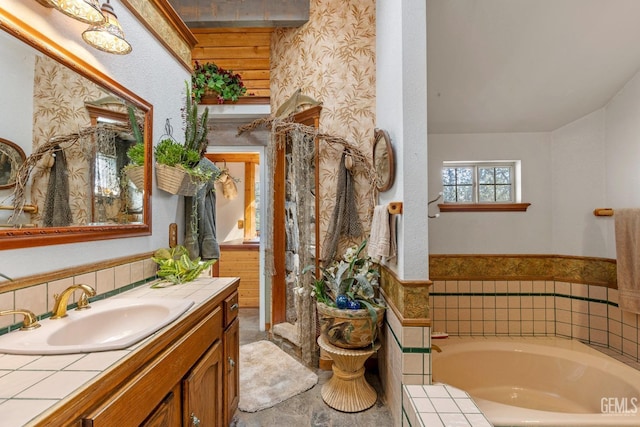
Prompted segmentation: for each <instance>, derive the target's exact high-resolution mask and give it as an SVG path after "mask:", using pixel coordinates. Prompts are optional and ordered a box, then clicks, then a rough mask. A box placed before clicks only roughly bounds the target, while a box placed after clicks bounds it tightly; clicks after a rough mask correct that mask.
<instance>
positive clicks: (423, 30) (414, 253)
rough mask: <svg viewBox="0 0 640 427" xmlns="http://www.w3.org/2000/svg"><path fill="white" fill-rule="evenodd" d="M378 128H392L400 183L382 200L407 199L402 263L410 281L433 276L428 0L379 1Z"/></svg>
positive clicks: (400, 246)
mask: <svg viewBox="0 0 640 427" xmlns="http://www.w3.org/2000/svg"><path fill="white" fill-rule="evenodd" d="M376 64H377V68H376V99H377V102H376V126H377V127H378V128H381V129H385V130H387V131H388V132H389V136H390V137H391V142H392V145H393V149H394V152H395V158H396V159H395V164H396V173H395V183H394V185H393V187H392V188H391V189H390V190H389V191H387V192H384V193H380V195H379V197H378V203H379V204H386V203H389V202H393V201H401V202H403V203H404V212H403V214H402V215H401V216H400V218H399V221H398V257H397V265H396V264H391V265H389V268H391V269H393V270H395V271H396V272H397V273H398V277H399V278H400V279H404V280H424V279H427V278H428V276H429V265H428V263H426V262H425V257H426V256H428V254H429V247H428V241H429V233H428V228H427V225H426V223H425V221H424V218H425V215H424V214H425V206H426V204H427V192H426V186H425V182H426V180H427V12H426V2H424V1H423V0H401V1H398V0H384V1H378V2H377V3H376Z"/></svg>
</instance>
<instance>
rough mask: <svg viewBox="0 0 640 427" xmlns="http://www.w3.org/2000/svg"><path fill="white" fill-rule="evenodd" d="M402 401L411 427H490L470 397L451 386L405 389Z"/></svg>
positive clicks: (409, 387) (438, 385) (406, 386)
mask: <svg viewBox="0 0 640 427" xmlns="http://www.w3.org/2000/svg"><path fill="white" fill-rule="evenodd" d="M402 400H403V402H406V403H403V405H402V406H403V410H404V412H405V415H406V418H404V416H403V419H405V420H406V419H408V421H409V425H410V426H411V427H419V426H427V427H449V426H455V427H465V426H467V427H492V424H491V423H490V422H489V420H487V418H486V417H485V416H484V414H483V413H482V412H481V411H480V409H479V408H478V406H477V405H476V404H475V402H474V401H473V399H471V397H470V396H469V394H467V393H466V392H465V391H462V390H460V389H458V388H455V387H452V386H450V385H446V384H433V385H404V386H402ZM403 425H406V424H403Z"/></svg>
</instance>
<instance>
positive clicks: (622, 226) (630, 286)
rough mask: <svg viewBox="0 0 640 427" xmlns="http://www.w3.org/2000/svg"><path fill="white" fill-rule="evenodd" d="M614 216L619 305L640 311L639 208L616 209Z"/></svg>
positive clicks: (625, 308)
mask: <svg viewBox="0 0 640 427" xmlns="http://www.w3.org/2000/svg"><path fill="white" fill-rule="evenodd" d="M614 218H615V233H616V270H617V276H618V295H619V307H620V309H622V310H625V311H629V312H632V313H640V209H616V211H615V215H614Z"/></svg>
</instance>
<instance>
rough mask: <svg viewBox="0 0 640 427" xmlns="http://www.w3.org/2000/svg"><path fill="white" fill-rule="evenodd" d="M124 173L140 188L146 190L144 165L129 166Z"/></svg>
mask: <svg viewBox="0 0 640 427" xmlns="http://www.w3.org/2000/svg"><path fill="white" fill-rule="evenodd" d="M124 173H125V175H126V177H127V178H129V180H130V181H131V182H133V185H135V186H136V188H137V189H138V190H140V191H142V190H144V166H129V167H127V168H125V170H124Z"/></svg>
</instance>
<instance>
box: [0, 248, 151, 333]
mask: <svg viewBox="0 0 640 427" xmlns="http://www.w3.org/2000/svg"><path fill="white" fill-rule="evenodd" d="M156 270H157V265H156V263H155V262H153V260H151V258H148V259H142V260H140V259H138V260H136V261H133V262H123V263H122V264H119V265H115V266H111V267H107V268H104V269H98V270H95V271H89V272H86V271H83V272H82V273H79V274H77V275H73V274H72V273H70V275H69V276H68V277H64V278H58V279H55V280H50V281H45V282H43V283H37V284H33V285H31V286H27V287H23V288H20V289H16V290H11V291H7V292H3V293H0V310H10V309H11V310H13V309H26V310H29V311H31V312H33V313H34V314H35V315H36V316H38V317H46V316H48V315H49V314H50V312H51V310H52V309H53V302H54V295H55V294H59V293H60V292H62V291H63V290H64V289H66V288H68V287H69V286H71V285H75V284H80V283H83V284H87V285H89V286H91V287H93V288H94V289H95V290H96V294H97V296H96V297H94V298H92V299H99V298H104V297H106V296H109V295H111V294H114V293H118V292H121V291H124V290H128V289H131V288H132V287H134V286H136V285H138V284H141V283H145V282H147V281H150V280H153V279H155V277H156ZM79 297H80V293H79V292H76V294H75V295H73V296H72V299H71V300H70V302H73V303H75V302H76V298H79ZM21 324H22V316H20V315H8V316H0V333H5V332H8V331H10V330H13V329H15V328H17V327H19V326H21Z"/></svg>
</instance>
